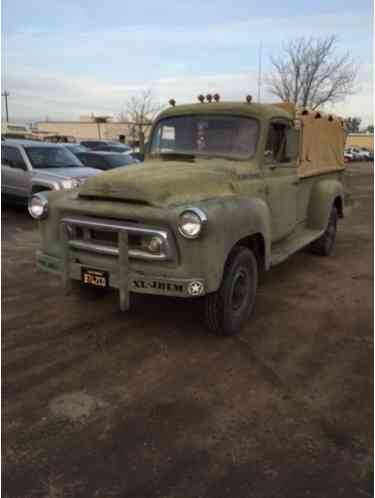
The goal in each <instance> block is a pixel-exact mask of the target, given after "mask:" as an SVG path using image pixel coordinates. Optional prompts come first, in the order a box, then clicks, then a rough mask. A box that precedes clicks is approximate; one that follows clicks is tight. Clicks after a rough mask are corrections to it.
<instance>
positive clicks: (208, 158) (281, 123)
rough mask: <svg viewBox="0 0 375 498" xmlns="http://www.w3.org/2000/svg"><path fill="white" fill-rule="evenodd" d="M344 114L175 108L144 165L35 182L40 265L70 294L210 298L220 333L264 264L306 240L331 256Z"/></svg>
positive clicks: (203, 104) (249, 297) (157, 131)
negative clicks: (97, 291)
mask: <svg viewBox="0 0 375 498" xmlns="http://www.w3.org/2000/svg"><path fill="white" fill-rule="evenodd" d="M344 142H345V130H344V127H343V123H342V121H341V120H339V119H337V118H335V117H333V116H327V115H321V114H320V113H318V112H311V111H307V110H303V111H302V110H300V111H298V110H297V109H296V108H295V107H294V106H292V105H290V104H273V105H266V104H256V103H252V102H251V98H250V97H247V98H246V99H244V102H220V101H219V96H218V95H215V98H214V99H212V97H211V96H207V98H206V100H205V99H204V98H203V97H202V96H200V103H197V104H190V105H178V106H177V105H175V102H174V101H173V100H171V101H170V107H169V108H168V109H167V110H165V111H163V112H162V113H161V114H160V115H159V116H158V117H157V119H156V120H155V122H154V124H153V126H152V129H151V132H150V139H149V142H148V144H147V150H146V160H145V162H144V163H141V164H136V165H131V166H127V167H124V168H118V169H115V170H111V171H108V172H105V173H102V174H100V175H96V176H92V177H90V178H88V179H87V180H86V181H85V183H83V184H82V185H81V186H80V187H79V188H77V189H72V190H69V191H57V192H40V193H38V194H36V195H34V196H33V197H31V198H30V201H29V212H30V214H31V215H32V216H33V217H34V218H37V219H39V225H40V234H41V247H40V249H39V250H38V251H37V263H38V266H39V267H40V268H41V269H43V270H46V271H48V272H53V273H55V274H56V275H59V278H61V279H62V282H63V285H64V286H65V288H66V290H67V291H69V290H70V289H71V288H72V286H73V282H74V281H79V282H81V284H82V285H83V286H90V287H99V288H108V287H110V288H114V289H117V290H118V291H119V302H120V308H121V309H122V310H126V309H128V308H129V305H130V296H131V294H132V293H135V292H137V293H141V294H158V295H164V296H178V297H181V298H197V297H199V298H202V299H204V308H205V321H206V324H207V326H208V328H209V329H210V330H212V331H213V332H215V333H217V334H220V335H231V334H235V333H237V332H238V331H239V330H240V329H241V327H242V326H243V325H244V324H245V323H246V321H247V320H248V319H249V316H250V314H251V312H252V310H253V307H254V302H255V295H256V291H257V286H258V275H259V273H260V272H261V271H265V270H269V269H271V268H272V266H274V265H277V264H279V263H281V262H283V261H284V260H286V259H287V258H288V257H289V256H291V255H292V254H293V253H295V252H296V251H298V250H300V249H302V248H304V247H307V246H308V247H309V248H311V250H312V252H314V253H315V254H319V255H322V256H328V255H330V254H332V252H333V249H334V246H335V238H336V227H337V221H338V219H339V218H342V217H343V215H344V191H343V184H342V179H343V173H344V156H343V152H344Z"/></svg>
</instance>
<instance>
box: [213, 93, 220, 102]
mask: <svg viewBox="0 0 375 498" xmlns="http://www.w3.org/2000/svg"><path fill="white" fill-rule="evenodd" d="M219 100H220V95H219V94H218V93H215V95H214V101H215V102H219Z"/></svg>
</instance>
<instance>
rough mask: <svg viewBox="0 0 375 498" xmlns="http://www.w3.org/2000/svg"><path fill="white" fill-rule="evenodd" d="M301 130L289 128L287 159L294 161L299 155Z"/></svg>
mask: <svg viewBox="0 0 375 498" xmlns="http://www.w3.org/2000/svg"><path fill="white" fill-rule="evenodd" d="M299 144H300V130H296V129H295V128H289V129H288V130H287V132H286V145H285V159H286V160H287V161H294V160H295V159H297V158H298V155H299Z"/></svg>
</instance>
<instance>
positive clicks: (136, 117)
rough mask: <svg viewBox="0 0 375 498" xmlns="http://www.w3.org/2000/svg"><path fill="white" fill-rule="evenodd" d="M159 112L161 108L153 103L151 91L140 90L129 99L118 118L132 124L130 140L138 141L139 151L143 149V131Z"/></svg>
mask: <svg viewBox="0 0 375 498" xmlns="http://www.w3.org/2000/svg"><path fill="white" fill-rule="evenodd" d="M160 110H161V106H160V105H158V104H157V103H156V102H155V99H154V96H153V94H152V90H142V91H141V92H140V93H139V94H138V95H136V96H133V97H131V99H130V100H129V101H128V102H127V103H126V105H125V110H124V111H123V112H122V113H121V114H120V116H119V118H120V120H121V121H130V122H131V123H132V127H131V130H130V133H131V138H132V139H133V141H136V140H139V142H140V149H141V150H142V149H143V148H144V133H145V130H146V128H147V127H148V126H150V125H151V123H152V121H153V120H154V118H155V116H156V114H157V113H158V112H159V111H160Z"/></svg>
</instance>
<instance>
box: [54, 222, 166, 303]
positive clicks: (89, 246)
mask: <svg viewBox="0 0 375 498" xmlns="http://www.w3.org/2000/svg"><path fill="white" fill-rule="evenodd" d="M75 227H79V228H81V229H82V230H83V239H77V238H75V230H74V228H75ZM90 229H97V230H100V231H109V232H115V233H117V246H113V245H112V246H111V245H105V244H100V241H93V239H91V238H90ZM131 234H136V235H145V236H154V235H158V236H159V237H161V238H162V240H163V246H162V247H163V252H161V253H160V254H151V253H147V252H146V251H142V250H139V249H131V248H129V235H131ZM60 240H61V244H62V246H63V261H62V279H63V285H64V288H65V291H66V292H67V293H69V292H70V291H71V288H72V280H71V277H70V263H71V261H70V249H78V250H84V251H88V252H95V253H99V254H104V255H110V256H115V257H117V258H118V263H119V291H120V309H121V310H122V311H126V310H127V309H129V258H137V259H143V260H148V261H150V260H151V261H152V260H154V261H155V260H157V261H165V260H170V259H173V258H174V255H175V252H174V247H173V246H172V245H171V243H170V235H169V233H168V231H167V230H159V229H155V228H151V227H144V226H142V227H140V226H137V225H135V224H131V223H125V222H121V221H111V220H103V219H97V218H95V219H93V218H87V217H77V218H64V219H62V220H61V225H60Z"/></svg>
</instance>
